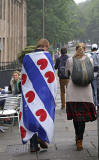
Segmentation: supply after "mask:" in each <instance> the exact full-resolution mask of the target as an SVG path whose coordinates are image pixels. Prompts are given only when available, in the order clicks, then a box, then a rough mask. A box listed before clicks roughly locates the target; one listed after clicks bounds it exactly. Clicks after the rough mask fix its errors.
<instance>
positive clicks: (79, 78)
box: [71, 56, 94, 86]
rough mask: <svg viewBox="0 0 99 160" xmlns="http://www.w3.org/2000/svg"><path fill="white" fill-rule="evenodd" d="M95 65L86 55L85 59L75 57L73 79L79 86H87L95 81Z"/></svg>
mask: <svg viewBox="0 0 99 160" xmlns="http://www.w3.org/2000/svg"><path fill="white" fill-rule="evenodd" d="M93 77H94V67H93V65H92V63H91V61H90V59H89V57H87V56H86V58H85V59H84V60H79V59H77V58H75V57H73V70H72V74H71V78H72V81H73V83H74V84H75V85H78V86H87V85H88V84H90V83H91V82H92V81H93Z"/></svg>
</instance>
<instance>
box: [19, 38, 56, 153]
mask: <svg viewBox="0 0 99 160" xmlns="http://www.w3.org/2000/svg"><path fill="white" fill-rule="evenodd" d="M48 48H49V41H48V40H47V39H40V40H39V41H38V43H37V47H36V49H35V51H33V52H32V53H29V54H27V55H25V57H24V60H23V65H22V71H21V80H22V82H21V84H22V101H21V105H20V106H21V109H20V113H19V120H20V123H19V124H20V132H21V138H22V142H23V143H26V142H27V141H28V140H30V151H31V152H36V151H39V150H40V147H41V148H48V145H47V143H50V142H51V141H52V138H53V131H54V117H55V96H56V88H57V87H56V77H55V71H54V66H53V61H52V58H51V55H50V53H49V52H48V51H47V50H48ZM39 145H40V147H39Z"/></svg>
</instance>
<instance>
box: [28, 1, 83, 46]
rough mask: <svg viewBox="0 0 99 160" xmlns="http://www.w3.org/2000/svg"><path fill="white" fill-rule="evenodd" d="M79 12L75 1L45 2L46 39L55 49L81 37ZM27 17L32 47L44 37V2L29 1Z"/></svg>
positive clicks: (29, 42)
mask: <svg viewBox="0 0 99 160" xmlns="http://www.w3.org/2000/svg"><path fill="white" fill-rule="evenodd" d="M77 11H78V7H77V5H76V4H75V3H74V1H73V0H45V38H47V39H48V40H49V41H50V43H51V44H52V45H53V47H54V48H56V47H58V46H59V44H60V43H62V44H64V43H67V42H68V41H69V40H73V39H75V38H78V37H79V32H80V31H79V32H78V30H80V29H79V27H78V26H79V16H78V14H77V13H78V12H77ZM27 15H28V16H27V25H28V27H27V36H28V37H27V40H28V44H29V45H31V44H34V43H35V42H37V41H38V40H39V39H40V38H42V37H43V33H42V30H43V0H27ZM81 33H82V32H80V34H81Z"/></svg>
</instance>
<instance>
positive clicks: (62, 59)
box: [54, 54, 69, 79]
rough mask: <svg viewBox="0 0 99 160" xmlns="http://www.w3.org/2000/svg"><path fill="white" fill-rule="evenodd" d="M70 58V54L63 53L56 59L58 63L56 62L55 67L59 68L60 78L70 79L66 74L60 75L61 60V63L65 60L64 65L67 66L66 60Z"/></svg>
mask: <svg viewBox="0 0 99 160" xmlns="http://www.w3.org/2000/svg"><path fill="white" fill-rule="evenodd" d="M68 58H69V56H67V54H64V55H61V56H60V57H59V58H57V59H56V63H55V66H54V68H55V69H58V76H59V78H60V79H68V77H66V76H65V75H64V76H60V75H59V67H60V62H61V63H62V62H63V64H64V67H65V66H66V61H67V59H68ZM64 62H65V63H64Z"/></svg>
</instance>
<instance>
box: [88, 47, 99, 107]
mask: <svg viewBox="0 0 99 160" xmlns="http://www.w3.org/2000/svg"><path fill="white" fill-rule="evenodd" d="M90 54H91V57H92V59H93V62H94V79H93V82H92V89H93V98H94V104H95V106H96V108H97V106H98V105H99V104H98V97H97V94H98V93H97V90H98V86H97V83H98V82H97V81H99V79H98V73H99V53H98V45H97V44H92V46H91V53H90Z"/></svg>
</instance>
